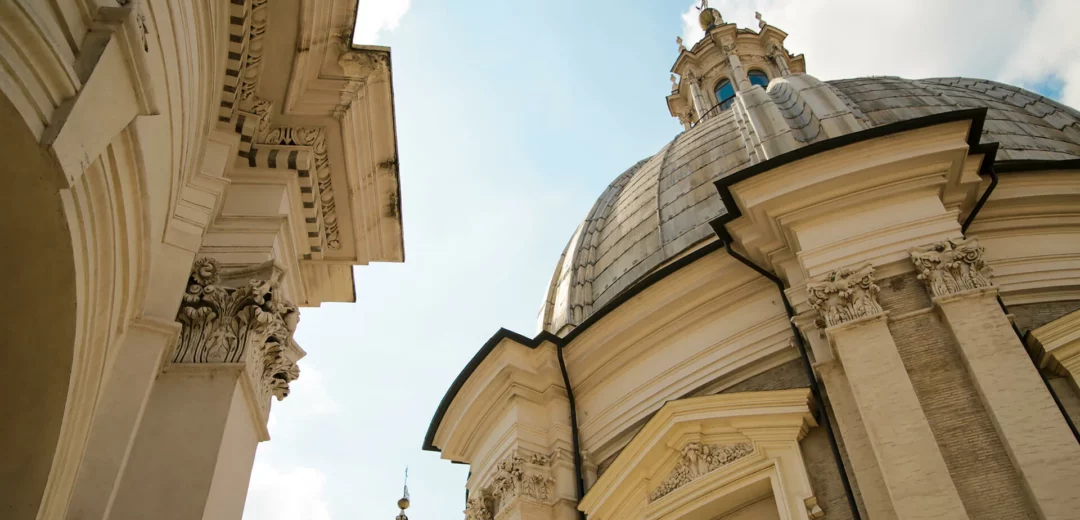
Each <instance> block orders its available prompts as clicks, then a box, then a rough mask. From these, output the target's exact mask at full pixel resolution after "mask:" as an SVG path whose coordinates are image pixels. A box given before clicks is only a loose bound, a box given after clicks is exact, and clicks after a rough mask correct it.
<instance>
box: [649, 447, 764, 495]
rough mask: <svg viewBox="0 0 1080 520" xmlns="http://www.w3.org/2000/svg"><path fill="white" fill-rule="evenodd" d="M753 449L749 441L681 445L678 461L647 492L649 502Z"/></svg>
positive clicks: (751, 451)
mask: <svg viewBox="0 0 1080 520" xmlns="http://www.w3.org/2000/svg"><path fill="white" fill-rule="evenodd" d="M753 451H754V445H753V444H750V443H749V442H740V443H738V444H726V445H725V444H701V443H699V442H691V443H690V444H687V445H686V446H685V447H683V449H682V455H681V456H680V459H679V463H678V464H677V465H676V466H675V468H674V469H672V470H671V473H668V476H667V478H665V479H664V481H663V482H661V483H660V485H659V486H657V487H656V489H654V490H653V492H652V493H649V502H653V501H656V500H659V499H661V498H663V497H664V496H666V495H668V494H669V493H671V492H673V491H675V490H676V489H679V488H681V487H683V486H685V485H687V484H689V483H691V482H693V481H694V480H696V479H698V478H699V477H701V476H703V475H705V474H706V473H709V472H711V471H716V470H718V469H720V468H722V467H724V466H727V465H728V464H731V463H732V462H735V461H736V460H739V459H741V458H743V457H745V456H747V455H749V454H751V453H753Z"/></svg>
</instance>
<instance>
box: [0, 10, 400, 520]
mask: <svg viewBox="0 0 1080 520" xmlns="http://www.w3.org/2000/svg"><path fill="white" fill-rule="evenodd" d="M300 13H303V15H302V16H301V15H300ZM355 16H356V4H355V2H353V1H352V0H327V1H314V0H274V1H272V2H271V1H267V0H232V1H220V2H218V1H213V2H187V1H174V0H120V1H117V0H57V1H54V2H47V3H44V4H42V3H34V2H22V1H15V2H4V3H3V4H2V5H0V29H2V30H0V42H2V44H3V45H0V65H2V66H0V118H3V123H4V128H5V129H6V130H5V134H4V136H5V139H3V140H0V141H3V143H2V144H0V148H2V151H3V153H4V156H5V157H6V158H7V160H8V161H9V165H10V166H11V169H10V172H11V175H9V176H8V177H10V180H11V182H12V184H11V185H10V186H9V188H10V189H9V190H5V193H6V194H7V195H6V196H5V198H4V199H3V200H2V201H0V208H3V211H6V212H7V213H5V214H4V215H3V216H4V217H5V218H6V219H8V221H9V222H20V223H25V225H23V224H19V225H16V226H9V228H8V229H6V230H5V232H4V233H3V235H4V241H3V246H4V247H3V248H0V250H2V251H3V253H0V258H3V259H4V266H5V268H6V271H7V272H8V273H9V274H11V275H12V279H13V280H15V281H14V282H12V287H11V289H12V290H14V291H15V292H16V293H19V294H23V295H24V298H23V299H22V300H21V301H20V302H19V303H17V304H16V303H10V304H8V306H6V307H5V308H4V310H3V312H4V315H5V316H6V319H5V320H4V322H5V323H4V327H5V333H6V336H7V337H8V338H9V340H10V341H11V344H12V345H18V347H16V348H3V349H0V360H3V362H4V363H7V364H10V366H19V367H21V368H20V370H18V371H16V372H17V373H18V375H17V376H16V381H15V384H16V385H17V386H18V387H19V388H20V391H21V392H23V394H20V395H21V396H22V395H25V397H26V398H25V399H22V398H20V399H14V400H9V401H7V402H6V403H4V404H3V405H0V414H2V415H3V416H4V417H5V426H2V427H0V443H2V444H3V445H4V446H5V447H6V448H7V451H8V452H9V456H5V457H3V458H2V460H0V511H2V512H3V513H0V516H3V517H4V518H10V519H13V520H22V519H34V518H41V519H46V518H47V519H81V520H91V519H93V520H103V519H107V518H108V519H127V518H158V519H163V520H168V519H190V518H240V516H241V513H242V509H243V505H244V498H245V495H246V491H247V485H248V477H249V475H250V471H251V464H252V462H253V458H254V453H255V448H256V446H257V444H258V443H259V442H261V441H266V440H268V439H269V432H268V431H267V428H266V421H267V417H268V413H269V410H270V407H271V406H272V402H273V400H274V399H285V398H287V396H288V395H289V392H290V383H291V382H292V381H293V380H295V379H296V378H297V377H299V375H300V369H299V366H298V361H299V360H300V358H301V357H303V355H304V350H303V349H301V348H300V346H299V345H297V344H296V341H295V339H294V332H295V330H296V328H297V327H298V326H302V325H299V322H300V320H299V317H300V314H301V312H302V311H301V310H300V308H302V307H312V306H318V305H321V304H322V303H323V302H350V301H353V300H354V298H355V293H354V288H353V283H352V269H353V266H355V265H364V264H367V263H369V262H375V261H401V260H402V259H403V258H404V256H403V254H404V253H403V244H402V235H401V206H400V204H401V201H400V193H399V188H398V172H397V167H396V165H397V146H396V137H395V135H396V128H395V123H394V118H393V96H392V92H393V90H392V87H391V80H392V74H391V61H390V50H389V49H387V48H385V47H354V46H352V45H351V43H350V40H351V33H352V30H353V26H354V24H355ZM278 44H280V45H278ZM376 185H377V186H378V187H379V189H378V190H374V189H373V188H372V187H373V186H376ZM35 281H36V282H35ZM46 323H47V324H49V325H48V326H47V327H43V326H42V324H46ZM26 345H33V348H26V347H25V346H26Z"/></svg>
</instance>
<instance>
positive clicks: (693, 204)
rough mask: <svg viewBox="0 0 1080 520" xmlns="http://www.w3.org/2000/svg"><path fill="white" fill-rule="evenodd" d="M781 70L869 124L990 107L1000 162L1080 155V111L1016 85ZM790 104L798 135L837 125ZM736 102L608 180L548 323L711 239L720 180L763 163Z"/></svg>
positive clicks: (550, 299)
mask: <svg viewBox="0 0 1080 520" xmlns="http://www.w3.org/2000/svg"><path fill="white" fill-rule="evenodd" d="M799 78H802V79H799ZM784 79H785V80H792V82H793V83H798V82H800V81H802V82H804V83H807V84H810V85H814V84H816V85H819V86H824V88H827V89H828V90H830V91H831V92H832V93H833V94H835V96H836V97H837V98H839V100H841V101H842V102H843V104H844V105H846V111H849V113H850V115H852V116H854V118H855V119H856V120H857V121H858V123H859V125H861V127H862V128H872V127H875V126H881V125H885V124H889V123H895V122H898V121H902V120H907V119H913V118H917V117H921V116H927V115H931V114H935V113H941V112H948V111H953V110H960V109H970V108H986V109H987V112H986V119H985V122H984V125H983V135H982V142H983V143H990V142H993V143H998V144H999V149H998V153H997V160H998V161H1003V160H1006V161H1007V160H1066V159H1078V158H1080V112H1077V111H1075V110H1073V109H1071V108H1068V107H1066V106H1063V105H1061V104H1059V103H1057V102H1055V101H1052V100H1049V99H1047V98H1044V97H1042V96H1040V95H1038V94H1035V93H1033V92H1030V91H1027V90H1024V89H1021V88H1017V87H1013V86H1009V85H1005V84H1001V83H997V82H993V81H986V80H979V79H968V78H934V79H922V80H908V79H902V78H896V77H873V78H858V79H846V80H836V81H829V82H824V83H818V82H817V80H815V79H813V78H812V77H810V76H807V75H805V74H798V75H795V76H794V77H793V78H784ZM775 83H776V85H770V88H769V89H768V93H767V95H768V96H770V97H772V98H773V100H774V101H776V104H777V105H781V106H791V105H795V108H799V107H798V106H797V104H796V103H789V102H788V99H792V98H794V97H797V95H792V94H790V93H789V92H788V90H790V87H789V83H788V82H787V81H776V82H775ZM785 103H786V104H785ZM785 110H786V111H785V112H784V117H785V119H786V122H787V123H788V125H789V126H790V127H791V128H792V130H793V131H795V130H798V132H799V136H797V137H796V140H797V141H798V144H797V146H805V145H806V144H810V143H812V142H817V141H820V140H824V139H827V138H829V137H830V136H831V135H835V134H830V135H826V133H827V132H826V129H824V128H821V129H816V128H815V125H817V126H822V125H821V122H822V121H825V120H826V119H828V118H829V114H823V113H818V112H820V111H821V109H820V108H815V107H814V106H813V105H812V104H806V105H804V106H803V107H802V111H801V112H798V113H794V114H792V113H791V112H793V111H794V109H790V110H789V109H785ZM736 112H737V111H735V110H727V111H723V112H720V113H718V114H716V115H715V116H714V117H711V118H708V119H707V120H703V121H701V122H700V124H697V125H696V126H694V127H693V128H691V129H690V130H688V131H685V132H683V133H681V134H679V135H678V136H677V137H676V138H675V139H674V140H673V141H671V142H670V143H668V144H667V145H666V146H664V147H663V148H661V149H660V151H659V152H657V153H656V154H655V155H653V156H651V157H648V158H646V159H644V160H642V161H640V162H638V163H637V164H635V165H633V166H631V167H630V168H629V169H628V170H626V171H625V172H623V173H622V174H621V175H619V176H618V177H616V178H615V180H614V181H613V182H612V183H611V184H610V185H609V186H608V188H607V189H606V190H604V192H603V194H601V196H600V198H599V199H598V200H597V201H596V203H595V204H594V205H593V207H592V209H591V210H590V211H589V213H588V214H587V215H586V216H585V219H584V220H583V221H582V222H581V224H580V225H579V226H578V228H577V230H575V231H574V234H573V236H572V237H571V239H570V242H569V244H568V245H567V246H566V249H565V250H564V251H563V254H562V257H561V258H560V259H559V262H558V265H557V266H556V268H555V273H554V275H553V276H552V279H551V282H550V284H549V287H548V290H547V292H546V295H545V301H544V304H543V307H542V308H541V311H540V316H539V323H538V325H539V326H540V329H541V330H546V331H549V332H553V333H556V334H563V333H565V332H566V331H567V330H568V328H569V327H574V326H577V325H579V324H581V323H582V322H583V321H585V320H586V319H587V318H588V317H589V316H591V315H592V314H593V313H594V312H596V311H597V310H599V309H600V308H602V307H603V306H604V305H605V304H606V303H608V302H610V301H611V300H612V299H613V298H614V297H615V296H616V295H618V294H619V293H621V292H623V291H625V290H627V289H628V288H630V287H632V286H633V285H634V284H635V283H637V282H638V281H640V280H641V279H642V278H643V277H645V276H646V275H647V274H649V273H650V272H652V271H653V270H655V269H657V268H658V267H661V266H663V265H665V264H666V263H668V262H670V261H672V260H674V259H677V258H679V257H680V256H682V255H684V254H686V253H688V252H689V251H692V250H693V249H695V248H696V247H697V246H700V245H702V244H704V243H705V242H707V241H709V240H711V239H713V237H714V235H713V233H712V230H711V228H710V226H709V221H711V220H713V219H715V218H716V217H718V216H720V215H722V214H723V213H724V207H723V204H722V203H721V201H720V198H719V196H718V195H717V193H716V189H715V188H714V186H713V182H714V181H716V180H717V179H719V178H721V177H724V176H727V175H730V174H732V173H734V172H736V171H738V170H740V169H742V168H745V167H747V166H749V165H750V164H752V162H760V159H759V160H752V158H751V154H752V153H753V152H752V151H751V149H750V148H748V147H747V146H746V145H745V144H744V143H745V142H746V140H745V139H746V136H745V132H741V131H740V122H739V121H738V115H737V113H736ZM752 137H753V136H751V138H752Z"/></svg>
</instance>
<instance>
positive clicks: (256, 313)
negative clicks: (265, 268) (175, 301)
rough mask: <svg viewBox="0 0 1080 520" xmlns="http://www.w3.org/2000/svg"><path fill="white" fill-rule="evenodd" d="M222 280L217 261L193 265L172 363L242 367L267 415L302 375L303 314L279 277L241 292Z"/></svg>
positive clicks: (255, 282)
mask: <svg viewBox="0 0 1080 520" xmlns="http://www.w3.org/2000/svg"><path fill="white" fill-rule="evenodd" d="M221 277H222V273H221V268H220V267H219V265H218V263H217V261H216V260H214V259H213V258H200V259H198V260H196V261H195V264H194V265H193V266H192V268H191V275H190V277H189V280H188V287H187V290H186V291H185V293H184V299H183V302H182V303H181V304H180V311H179V312H178V313H177V316H176V320H177V321H178V322H180V325H181V329H180V338H179V340H178V341H177V344H176V348H175V351H174V352H173V355H172V357H171V359H170V363H172V364H174V365H230V364H235V365H239V366H242V370H243V371H244V372H245V373H246V374H247V375H248V376H249V377H250V379H251V382H252V384H253V386H254V390H255V392H256V396H257V398H258V401H259V406H260V407H261V409H260V411H261V412H263V416H264V417H265V416H266V413H268V412H269V407H270V396H274V397H277V399H278V400H279V401H280V400H282V399H284V398H285V397H287V396H288V395H289V383H291V382H292V381H294V380H295V379H296V378H298V377H299V376H300V369H299V367H298V366H297V365H296V360H297V359H299V357H300V356H301V355H302V352H303V351H302V350H300V348H299V346H297V345H296V342H295V341H294V340H293V333H294V332H295V330H296V325H297V323H298V322H299V320H300V313H299V310H298V309H297V308H296V307H295V306H293V305H292V304H291V303H289V302H288V301H285V300H284V299H283V298H281V296H280V288H279V286H278V283H277V279H276V278H277V277H270V279H260V278H255V279H252V280H250V281H249V282H248V285H247V286H243V287H239V288H236V287H229V286H226V285H223V284H221Z"/></svg>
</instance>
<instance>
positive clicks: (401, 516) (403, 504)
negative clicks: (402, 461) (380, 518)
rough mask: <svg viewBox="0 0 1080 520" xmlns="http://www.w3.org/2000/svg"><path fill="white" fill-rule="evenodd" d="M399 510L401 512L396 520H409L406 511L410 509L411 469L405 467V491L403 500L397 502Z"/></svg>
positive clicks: (402, 496) (402, 494)
mask: <svg viewBox="0 0 1080 520" xmlns="http://www.w3.org/2000/svg"><path fill="white" fill-rule="evenodd" d="M397 506H398V508H400V509H401V512H400V513H398V515H397V516H396V517H394V520H409V517H408V516H405V510H406V509H408V508H409V467H408V466H406V467H405V489H404V490H403V491H402V493H401V498H399V499H398V501H397Z"/></svg>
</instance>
